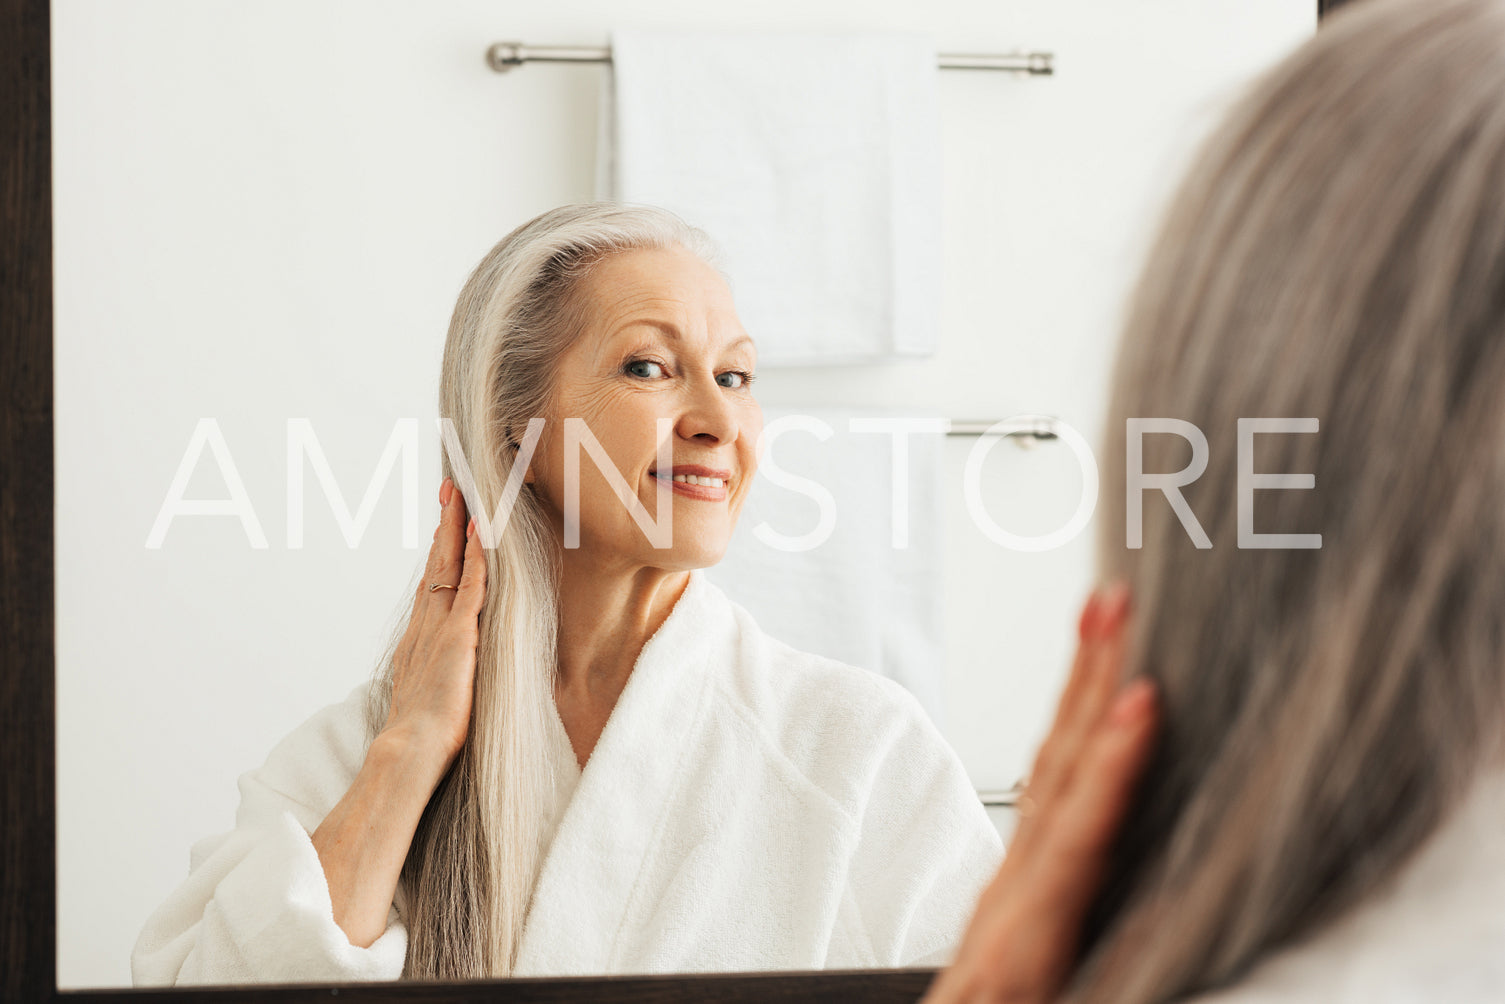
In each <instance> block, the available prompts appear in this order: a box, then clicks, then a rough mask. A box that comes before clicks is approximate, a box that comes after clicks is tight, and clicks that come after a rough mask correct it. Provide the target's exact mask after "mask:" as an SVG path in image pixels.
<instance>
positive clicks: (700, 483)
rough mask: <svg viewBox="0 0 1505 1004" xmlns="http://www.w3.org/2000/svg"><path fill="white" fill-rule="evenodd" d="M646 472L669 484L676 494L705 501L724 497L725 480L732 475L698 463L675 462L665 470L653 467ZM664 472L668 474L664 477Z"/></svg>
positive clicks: (714, 500)
mask: <svg viewBox="0 0 1505 1004" xmlns="http://www.w3.org/2000/svg"><path fill="white" fill-rule="evenodd" d="M648 473H649V475H650V476H652V477H653V478H655V479H657V480H658V481H660V482H662V483H664V484H667V485H669V486H670V487H671V488H672V489H673V490H674V493H675V494H676V495H683V496H685V497H687V498H695V499H702V500H704V501H707V502H720V501H722V500H723V499H725V498H726V486H727V482H729V481H730V480H731V477H732V472H731V471H728V470H722V469H718V468H714V467H702V466H701V465H699V464H676V465H675V466H674V467H672V468H670V469H669V470H668V471H667V472H665V471H660V470H657V469H654V470H650V471H649V472H648ZM665 474H667V475H668V476H667V477H666V476H665Z"/></svg>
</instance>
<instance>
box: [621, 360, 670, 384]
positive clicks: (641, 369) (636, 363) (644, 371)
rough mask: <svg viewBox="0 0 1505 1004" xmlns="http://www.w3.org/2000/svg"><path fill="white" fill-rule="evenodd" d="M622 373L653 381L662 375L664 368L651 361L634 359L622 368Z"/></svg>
mask: <svg viewBox="0 0 1505 1004" xmlns="http://www.w3.org/2000/svg"><path fill="white" fill-rule="evenodd" d="M622 370H623V372H625V373H628V374H631V375H632V376H635V377H642V378H643V379H645V380H654V379H657V378H658V377H661V376H663V375H664V367H663V366H662V365H660V364H659V363H656V362H654V361H653V360H652V359H634V360H633V361H632V362H630V363H628V364H627V365H626V366H623V367H622Z"/></svg>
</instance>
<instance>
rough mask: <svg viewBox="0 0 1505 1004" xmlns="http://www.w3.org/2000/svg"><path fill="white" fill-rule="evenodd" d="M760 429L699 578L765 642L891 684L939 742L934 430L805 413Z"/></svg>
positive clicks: (786, 415)
mask: <svg viewBox="0 0 1505 1004" xmlns="http://www.w3.org/2000/svg"><path fill="white" fill-rule="evenodd" d="M764 417H765V421H766V423H767V424H766V428H767V429H768V430H769V433H770V434H769V436H768V450H767V452H766V453H765V455H764V457H763V460H762V464H761V469H760V471H759V474H758V479H757V481H756V482H755V483H754V485H753V488H752V491H751V493H750V494H749V495H748V498H747V502H746V503H745V504H744V507H743V510H742V515H741V517H740V519H739V520H738V525H737V531H736V533H735V534H734V535H733V537H732V543H731V545H730V547H729V548H728V550H727V554H726V557H725V558H724V559H723V560H722V561H721V563H720V564H718V565H717V566H716V567H714V568H711V569H709V570H708V571H707V575H708V576H709V578H710V579H711V580H712V581H714V582H716V583H717V584H718V585H720V586H721V587H722V588H723V589H724V590H725V591H726V593H727V595H728V596H730V597H731V598H732V599H733V600H734V601H735V602H737V603H739V604H741V605H742V606H743V607H746V608H747V610H748V611H749V612H750V613H751V614H752V615H753V617H754V618H755V619H756V620H757V621H758V624H759V626H760V627H762V628H763V630H765V631H767V632H768V633H769V634H770V635H772V636H773V637H775V638H778V639H779V640H780V641H783V642H786V643H787V644H790V645H793V646H794V647H795V648H798V649H803V650H805V651H809V652H815V653H817V654H819V655H824V656H827V657H829V658H832V659H838V660H840V661H842V662H845V663H849V664H851V665H854V666H861V667H864V668H866V669H871V670H874V671H876V672H878V673H880V674H882V675H883V676H886V677H888V678H890V679H892V680H895V681H896V682H898V683H899V684H901V685H903V686H904V687H905V689H907V690H908V691H909V692H910V693H912V694H913V695H914V696H915V697H916V698H917V699H918V700H919V702H920V705H921V707H923V708H924V709H925V711H926V713H927V714H929V716H930V718H931V721H933V722H934V723H935V724H936V726H937V727H938V728H941V729H942V730H944V727H945V723H944V720H943V714H942V708H943V703H944V702H943V693H942V676H943V672H944V658H945V638H944V621H945V610H944V607H943V605H942V595H941V594H942V589H941V570H942V561H941V550H942V548H943V547H944V545H945V539H944V528H943V526H942V520H941V513H942V511H943V507H942V505H941V501H942V500H941V494H940V493H941V459H942V445H941V444H942V441H943V438H942V437H943V435H944V430H945V427H946V425H945V420H944V419H943V418H941V417H939V416H938V415H919V414H918V413H915V412H905V413H903V414H899V413H887V412H876V411H852V410H841V411H836V410H832V409H818V408H806V409H792V408H788V409H774V408H766V409H764ZM776 422H777V423H779V424H777V425H776V424H775V423H776ZM791 423H792V424H791ZM906 425H907V426H908V431H907V432H901V431H900V429H901V428H902V427H903V426H906ZM781 428H787V430H788V431H778V430H780V429H781ZM828 430H829V431H828ZM822 437H826V438H822ZM901 451H902V452H901ZM901 465H902V467H903V468H904V469H900V467H901ZM822 495H824V498H823V499H821V498H818V497H820V496H822ZM905 509H907V516H906V514H905V513H904V512H903V510H905Z"/></svg>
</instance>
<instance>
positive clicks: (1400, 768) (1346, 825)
mask: <svg viewBox="0 0 1505 1004" xmlns="http://www.w3.org/2000/svg"><path fill="white" fill-rule="evenodd" d="M1108 414H1109V416H1110V418H1109V424H1108V435H1107V443H1106V448H1105V456H1104V459H1105V474H1104V481H1103V483H1104V484H1105V485H1107V486H1110V488H1109V491H1108V492H1107V493H1106V494H1105V497H1104V508H1103V510H1102V512H1101V516H1100V518H1101V524H1100V527H1101V531H1102V535H1101V538H1100V546H1101V550H1100V564H1101V570H1102V573H1103V575H1104V576H1105V577H1106V578H1110V579H1123V580H1126V581H1127V582H1128V583H1129V585H1130V587H1131V588H1132V590H1133V595H1134V597H1135V604H1136V607H1135V611H1134V614H1133V620H1132V640H1131V645H1130V649H1131V653H1130V656H1129V661H1130V667H1129V668H1130V671H1131V672H1135V671H1137V672H1143V673H1145V674H1148V675H1149V676H1151V677H1153V678H1154V679H1155V680H1156V681H1157V682H1158V684H1159V687H1160V689H1161V693H1162V695H1163V702H1164V722H1165V728H1164V735H1163V741H1162V743H1161V746H1160V748H1159V750H1158V751H1157V753H1156V755H1155V757H1154V758H1153V760H1152V763H1151V764H1150V766H1149V768H1148V771H1147V774H1146V778H1145V780H1144V782H1143V783H1142V786H1141V791H1140V797H1139V798H1138V800H1137V803H1136V805H1135V807H1134V808H1133V810H1132V812H1131V818H1130V819H1129V821H1128V824H1127V827H1126V830H1125V832H1124V833H1123V834H1122V837H1121V840H1120V843H1119V845H1118V847H1117V851H1116V859H1115V861H1114V864H1113V867H1112V869H1111V875H1112V878H1111V880H1110V882H1109V883H1108V886H1107V887H1106V889H1105V890H1104V891H1103V893H1102V895H1101V897H1100V899H1099V901H1098V903H1097V904H1096V908H1095V910H1094V912H1093V914H1092V921H1091V923H1090V924H1089V930H1088V932H1087V937H1086V941H1085V943H1084V955H1083V959H1082V964H1081V966H1080V967H1079V968H1078V971H1077V980H1076V983H1075V984H1074V986H1073V991H1072V993H1071V995H1070V997H1071V999H1073V1000H1077V1001H1110V1000H1111V1001H1114V1002H1147V1001H1161V1000H1165V999H1168V998H1171V997H1174V996H1179V995H1182V994H1186V993H1190V992H1194V991H1198V990H1202V989H1206V988H1210V987H1215V986H1218V985H1222V984H1226V983H1229V982H1231V981H1234V980H1236V979H1237V978H1238V977H1239V976H1240V975H1241V974H1243V973H1245V972H1246V971H1247V970H1248V968H1249V967H1250V966H1251V965H1252V963H1254V962H1255V961H1256V960H1257V959H1259V958H1260V957H1262V956H1264V955H1266V954H1267V953H1269V952H1271V951H1272V950H1274V949H1276V948H1278V947H1280V946H1282V945H1285V944H1288V943H1290V942H1292V941H1294V940H1295V939H1298V938H1300V937H1302V936H1303V935H1305V934H1308V933H1310V932H1312V931H1313V930H1315V929H1316V928H1318V927H1319V926H1320V925H1322V924H1323V923H1324V922H1326V921H1328V920H1331V919H1332V918H1334V917H1336V916H1337V915H1339V914H1340V913H1342V912H1344V911H1345V910H1347V909H1349V908H1351V907H1353V906H1354V905H1355V904H1356V903H1358V902H1359V901H1360V900H1361V899H1362V898H1363V897H1365V896H1366V895H1367V894H1369V893H1370V892H1372V891H1373V890H1374V889H1376V888H1377V887H1378V886H1379V885H1380V884H1381V883H1383V882H1384V880H1385V879H1386V878H1387V877H1388V876H1391V875H1393V874H1394V873H1395V872H1396V871H1397V870H1398V869H1399V868H1400V867H1401V866H1402V864H1403V863H1405V862H1406V860H1407V859H1408V858H1409V857H1410V856H1411V855H1412V854H1413V853H1414V852H1415V851H1416V849H1417V848H1418V846H1419V845H1420V844H1421V843H1422V842H1423V841H1424V840H1425V839H1426V838H1427V837H1428V836H1429V835H1430V834H1431V833H1433V832H1434V831H1435V830H1436V828H1437V827H1438V826H1439V824H1440V823H1442V822H1443V821H1444V820H1445V819H1446V818H1447V817H1448V815H1449V813H1450V812H1452V811H1453V810H1454V809H1455V807H1456V806H1457V804H1458V803H1459V801H1460V799H1461V798H1462V796H1463V795H1464V793H1465V792H1466V791H1467V790H1468V788H1469V786H1470V784H1471V783H1472V781H1473V780H1474V779H1475V777H1476V776H1477V775H1478V774H1479V773H1480V771H1481V770H1482V769H1486V767H1488V766H1490V765H1493V764H1496V763H1498V762H1499V760H1500V755H1501V733H1502V726H1505V8H1502V6H1501V4H1500V3H1499V2H1496V0H1365V2H1364V3H1359V4H1355V5H1352V6H1351V7H1349V8H1345V9H1344V10H1342V11H1340V12H1339V13H1337V14H1336V15H1334V16H1333V17H1332V18H1331V19H1330V21H1328V22H1326V23H1325V24H1324V26H1323V27H1322V29H1321V30H1320V31H1318V32H1317V34H1316V36H1315V38H1313V39H1312V40H1310V41H1308V42H1307V43H1306V44H1305V45H1304V46H1303V47H1302V48H1301V49H1299V50H1298V51H1297V52H1295V53H1293V54H1292V55H1291V56H1290V57H1289V58H1288V59H1286V60H1285V61H1284V62H1283V63H1282V64H1280V65H1279V66H1277V67H1276V68H1275V69H1274V70H1272V71H1271V72H1270V73H1268V74H1267V75H1265V77H1263V78H1262V79H1261V80H1260V81H1259V82H1258V83H1257V85H1256V86H1255V87H1253V88H1252V89H1251V91H1250V92H1249V93H1248V94H1247V96H1246V97H1245V99H1244V100H1243V101H1242V102H1241V103H1240V104H1239V106H1238V107H1237V108H1236V109H1235V110H1234V111H1233V113H1232V115H1231V116H1230V117H1229V118H1228V119H1227V120H1226V122H1225V123H1224V125H1223V126H1222V127H1221V129H1220V130H1219V131H1217V132H1216V133H1215V135H1214V136H1213V137H1212V138H1211V139H1210V141H1209V142H1208V143H1207V145H1206V146H1205V147H1204V148H1203V150H1202V152H1201V153H1200V156H1199V158H1198V160H1197V161H1196V162H1195V165H1194V167H1193V168H1192V170H1191V172H1190V174H1189V175H1188V177H1187V178H1186V180H1185V182H1184V184H1183V187H1182V189H1181V190H1180V193H1179V196H1178V197H1177V198H1176V200H1175V201H1174V203H1173V204H1172V207H1171V209H1170V212H1169V215H1168V218H1167V220H1166V221H1165V223H1164V225H1163V229H1162V231H1161V233H1160V235H1159V237H1158V240H1157V242H1156V244H1155V246H1154V248H1153V250H1152V253H1151V255H1150V257H1149V259H1148V262H1147V265H1146V267H1145V271H1144V274H1143V276H1142V280H1141V282H1140V284H1139V286H1138V288H1137V291H1136V293H1135V295H1134V297H1133V299H1132V301H1131V303H1130V309H1129V311H1128V316H1127V321H1126V330H1125V332H1124V337H1123V342H1122V345H1121V349H1120V355H1119V358H1118V363H1117V370H1116V374H1115V378H1114V387H1113V393H1112V403H1111V406H1110V408H1109V411H1108ZM1135 417H1173V418H1177V419H1182V420H1185V421H1189V422H1191V423H1193V424H1195V425H1196V426H1198V427H1200V429H1201V430H1202V431H1203V432H1204V433H1205V434H1206V437H1207V441H1208V445H1209V450H1208V455H1209V461H1208V464H1207V467H1206V471H1205V473H1204V474H1203V475H1202V476H1201V478H1200V479H1199V480H1197V481H1196V482H1195V483H1193V484H1191V485H1189V486H1188V487H1187V488H1185V489H1184V495H1185V498H1186V500H1187V502H1188V503H1189V504H1190V507H1191V509H1192V510H1193V512H1194V514H1195V515H1196V517H1197V519H1198V520H1199V522H1200V523H1201V525H1202V527H1203V528H1204V529H1205V531H1206V534H1207V537H1208V538H1209V539H1210V541H1211V543H1212V548H1211V549H1210V550H1205V549H1198V548H1197V547H1195V546H1194V544H1193V542H1192V539H1191V537H1190V535H1189V534H1188V532H1187V530H1186V529H1185V528H1184V527H1183V525H1182V523H1181V520H1180V519H1179V518H1178V517H1177V515H1176V514H1175V513H1174V512H1173V511H1172V508H1171V506H1170V505H1168V504H1166V501H1165V500H1164V499H1162V498H1160V496H1159V495H1158V493H1154V492H1151V493H1147V494H1146V496H1145V504H1144V513H1143V520H1144V522H1143V547H1142V548H1141V549H1130V548H1128V547H1126V546H1125V543H1126V524H1125V519H1126V512H1127V511H1128V508H1129V507H1128V506H1127V505H1126V501H1125V497H1124V495H1123V494H1121V493H1120V492H1117V491H1115V490H1114V488H1115V487H1116V486H1123V485H1124V484H1125V481H1124V473H1125V467H1126V461H1125V447H1126V433H1125V420H1126V419H1128V418H1135ZM1260 417H1303V418H1305V417H1311V418H1317V419H1318V420H1319V431H1318V432H1317V433H1315V434H1283V435H1265V436H1258V437H1255V442H1256V448H1255V450H1254V452H1253V457H1254V460H1253V468H1254V470H1256V471H1260V472H1282V473H1284V472H1290V473H1301V472H1306V473H1313V474H1315V477H1316V486H1315V488H1314V489H1312V490H1278V491H1260V492H1256V493H1254V494H1253V499H1254V510H1253V511H1254V525H1253V527H1252V529H1253V530H1255V531H1256V532H1260V533H1265V532H1269V533H1276V532H1279V533H1320V534H1321V535H1322V542H1321V548H1320V549H1318V550H1295V549H1283V550H1272V549H1254V548H1245V549H1240V547H1239V534H1238V522H1239V517H1238V511H1239V505H1240V500H1239V496H1238V491H1239V475H1238V452H1239V451H1238V444H1237V423H1238V420H1239V419H1240V418H1260ZM1189 457H1190V450H1189V449H1188V446H1187V442H1186V441H1185V440H1183V439H1181V438H1180V437H1177V436H1174V435H1147V436H1145V437H1144V453H1143V462H1144V467H1143V470H1144V471H1145V472H1149V473H1156V472H1167V473H1168V472H1174V471H1179V470H1181V469H1182V468H1184V467H1186V466H1187V463H1188V460H1189ZM1246 476H1247V471H1246Z"/></svg>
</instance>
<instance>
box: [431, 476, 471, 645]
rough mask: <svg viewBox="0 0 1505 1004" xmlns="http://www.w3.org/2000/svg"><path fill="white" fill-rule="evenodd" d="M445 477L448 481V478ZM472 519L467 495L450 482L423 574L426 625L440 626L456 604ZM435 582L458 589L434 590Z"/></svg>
mask: <svg viewBox="0 0 1505 1004" xmlns="http://www.w3.org/2000/svg"><path fill="white" fill-rule="evenodd" d="M445 480H446V482H448V481H449V479H448V478H446V479H445ZM469 518H470V517H469V516H468V514H467V513H466V511H465V496H464V495H463V494H461V493H460V492H458V491H456V490H455V488H454V485H453V483H450V490H449V501H448V502H446V503H445V504H444V508H443V511H442V512H441V513H440V514H439V529H438V530H436V531H435V533H434V546H433V549H432V550H431V551H430V554H429V567H428V569H427V570H426V573H425V575H424V579H425V582H426V584H425V585H424V586H423V589H424V590H425V592H426V595H427V603H426V606H425V611H424V618H423V620H424V623H425V624H426V625H432V626H435V627H437V626H438V625H439V624H441V623H443V621H444V619H445V618H446V617H448V616H449V611H450V608H451V607H453V606H454V603H455V593H456V591H457V590H458V587H459V585H460V573H461V570H462V566H463V564H464V560H465V523H466V521H467V520H468V519H469ZM436 583H437V584H440V585H443V586H454V587H456V588H455V589H448V588H445V589H434V588H433V587H434V585H435V584H436Z"/></svg>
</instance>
